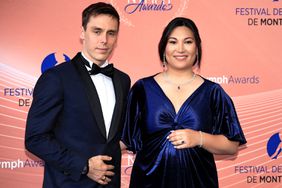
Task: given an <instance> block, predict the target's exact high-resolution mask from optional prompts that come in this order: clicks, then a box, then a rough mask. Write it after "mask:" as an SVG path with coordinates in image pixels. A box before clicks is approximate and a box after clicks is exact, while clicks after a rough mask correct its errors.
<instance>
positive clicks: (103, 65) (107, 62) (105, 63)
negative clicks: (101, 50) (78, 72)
mask: <svg viewBox="0 0 282 188" xmlns="http://www.w3.org/2000/svg"><path fill="white" fill-rule="evenodd" d="M81 55H82V56H83V57H84V58H85V59H86V60H87V61H88V63H89V65H90V66H91V67H92V65H93V62H92V61H91V60H90V59H88V58H87V57H86V56H85V55H84V53H83V52H81ZM108 64H109V61H108V60H106V61H105V62H104V63H103V64H102V65H101V66H99V67H105V66H107V65H108ZM86 67H87V66H86ZM87 68H89V67H87Z"/></svg>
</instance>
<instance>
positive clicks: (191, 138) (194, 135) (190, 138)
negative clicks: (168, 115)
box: [167, 129, 202, 149]
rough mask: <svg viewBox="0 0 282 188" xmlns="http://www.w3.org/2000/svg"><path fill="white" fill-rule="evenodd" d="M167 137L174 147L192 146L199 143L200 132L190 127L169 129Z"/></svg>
mask: <svg viewBox="0 0 282 188" xmlns="http://www.w3.org/2000/svg"><path fill="white" fill-rule="evenodd" d="M167 139H168V140H169V141H170V142H171V143H172V144H173V145H174V147H175V148H176V149H184V148H192V147H195V146H198V145H200V144H201V142H202V141H201V139H202V138H201V133H200V132H199V131H195V130H192V129H179V130H174V131H171V133H170V135H169V136H168V137H167Z"/></svg>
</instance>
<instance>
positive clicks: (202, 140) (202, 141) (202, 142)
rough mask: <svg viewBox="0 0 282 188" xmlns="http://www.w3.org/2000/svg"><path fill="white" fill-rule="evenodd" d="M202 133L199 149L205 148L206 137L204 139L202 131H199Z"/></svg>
mask: <svg viewBox="0 0 282 188" xmlns="http://www.w3.org/2000/svg"><path fill="white" fill-rule="evenodd" d="M199 133H200V144H199V147H200V148H201V147H203V144H204V137H203V133H202V131H199Z"/></svg>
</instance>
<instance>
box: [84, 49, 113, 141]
mask: <svg viewBox="0 0 282 188" xmlns="http://www.w3.org/2000/svg"><path fill="white" fill-rule="evenodd" d="M81 54H82V56H83V57H84V58H85V59H86V60H87V61H88V62H89V65H90V66H91V67H92V65H93V62H92V61H90V60H89V59H88V58H87V57H86V56H85V55H84V54H83V52H81ZM108 64H109V62H108V61H105V63H104V64H103V65H102V66H101V67H105V66H107V65H108ZM85 67H86V68H87V70H88V71H89V70H91V68H89V67H88V66H85ZM90 76H91V79H92V81H93V83H94V85H95V87H96V90H97V93H98V96H99V99H100V104H101V108H102V113H103V118H104V122H105V126H106V127H105V128H106V136H107V137H108V135H109V131H110V127H111V122H112V117H113V112H114V108H115V103H116V96H115V90H114V85H113V81H112V78H110V77H108V76H105V75H104V74H101V73H99V74H96V75H90Z"/></svg>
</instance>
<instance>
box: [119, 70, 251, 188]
mask: <svg viewBox="0 0 282 188" xmlns="http://www.w3.org/2000/svg"><path fill="white" fill-rule="evenodd" d="M177 129H193V130H198V131H202V132H206V133H210V134H223V135H225V136H226V137H227V138H228V139H229V140H232V141H238V142H239V143H240V144H245V143H246V140H245V137H244V134H243V132H242V129H241V127H240V124H239V121H238V118H237V114H236V111H235V108H234V105H233V102H232V100H231V99H230V97H229V96H228V95H227V94H226V93H225V92H224V90H223V89H222V88H221V86H220V85H218V84H216V83H213V82H211V81H209V80H206V79H204V82H203V83H202V85H201V86H199V87H198V88H197V89H196V91H195V92H194V93H193V94H192V95H191V96H190V97H189V98H187V99H186V101H185V102H184V103H183V105H182V106H181V108H180V109H179V111H178V112H177V113H176V112H175V109H174V106H173V105H172V103H171V101H170V100H169V99H168V98H167V96H166V95H165V93H164V92H163V90H162V89H161V87H160V86H159V85H158V83H157V82H156V81H155V79H154V78H153V76H151V77H147V78H143V79H141V80H139V81H137V82H136V83H135V84H134V86H133V87H132V89H131V91H130V94H129V101H128V106H127V115H126V123H125V127H124V130H123V135H122V141H123V142H124V144H125V145H127V147H128V150H131V151H133V152H134V153H136V159H135V162H134V165H133V168H132V173H131V179H130V188H190V187H191V188H201V187H206V188H213V187H218V178H217V171H216V166H215V162H214V157H213V154H211V153H210V152H208V151H207V150H205V149H203V148H200V147H193V148H188V149H175V148H174V146H173V145H172V144H171V143H170V141H168V140H167V139H166V137H167V136H168V135H169V134H170V131H171V130H177Z"/></svg>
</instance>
